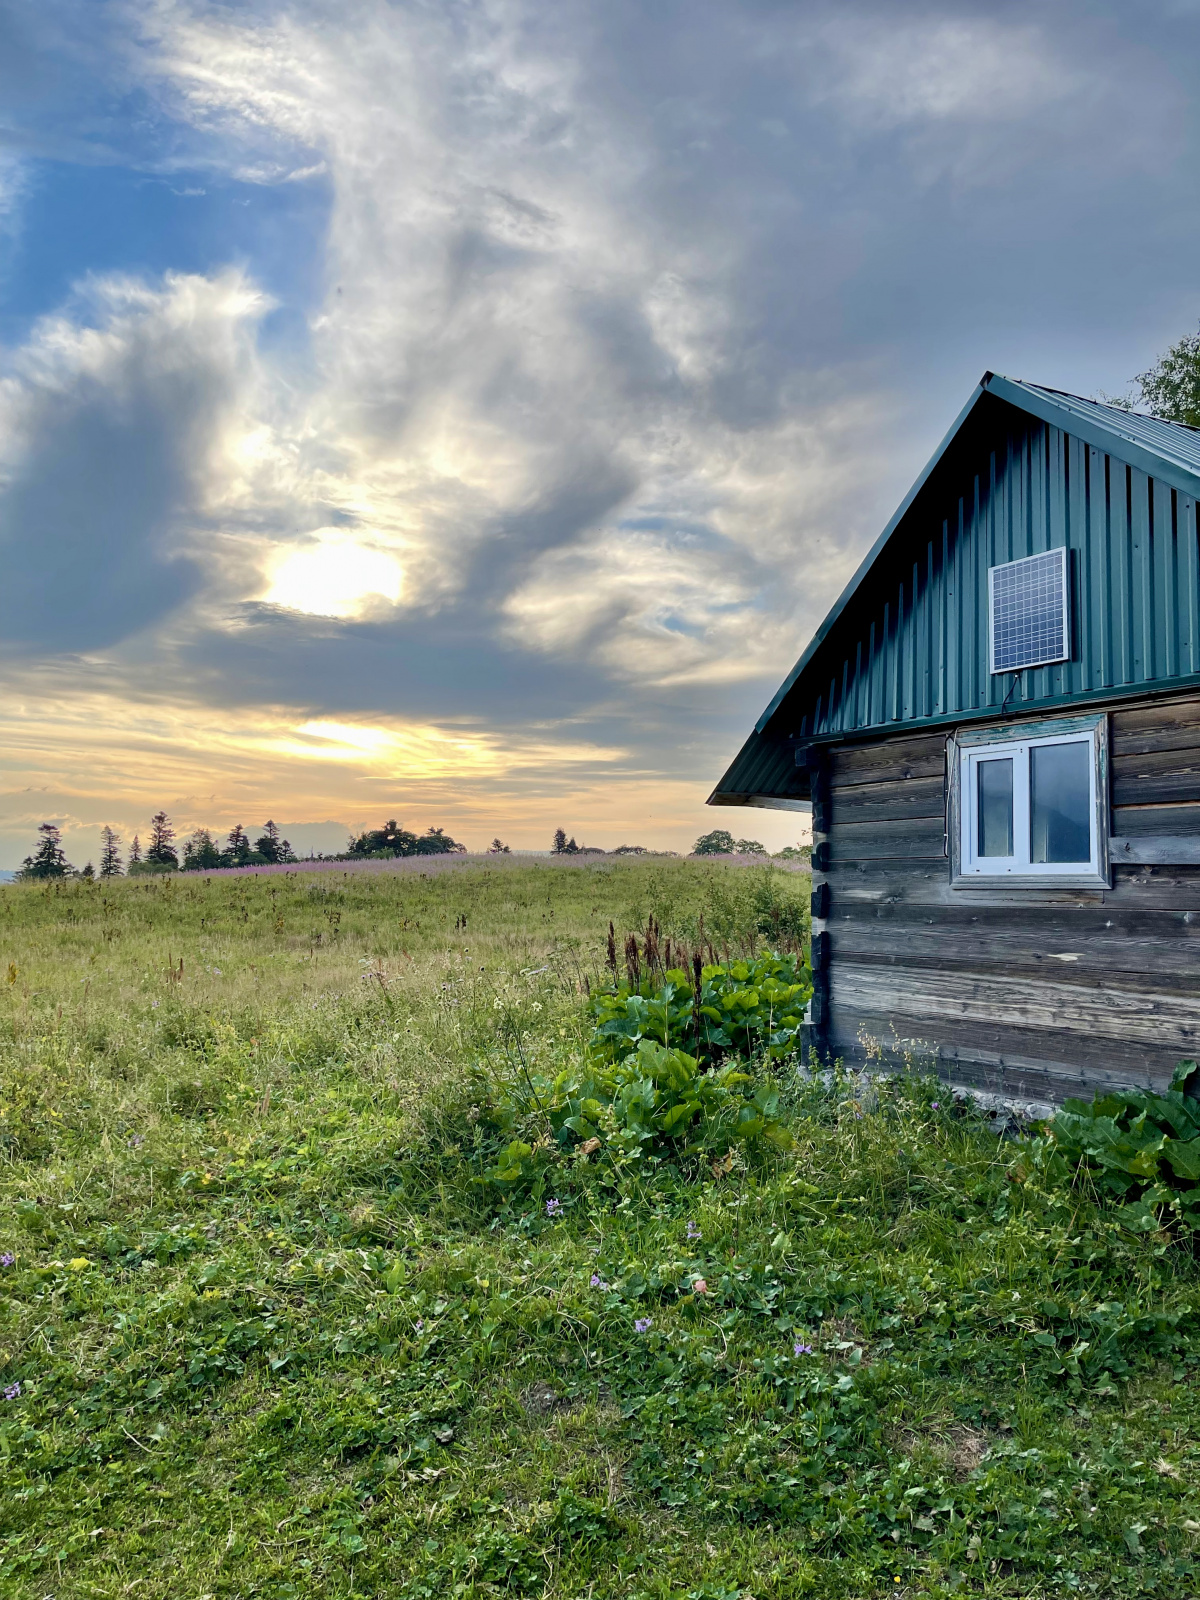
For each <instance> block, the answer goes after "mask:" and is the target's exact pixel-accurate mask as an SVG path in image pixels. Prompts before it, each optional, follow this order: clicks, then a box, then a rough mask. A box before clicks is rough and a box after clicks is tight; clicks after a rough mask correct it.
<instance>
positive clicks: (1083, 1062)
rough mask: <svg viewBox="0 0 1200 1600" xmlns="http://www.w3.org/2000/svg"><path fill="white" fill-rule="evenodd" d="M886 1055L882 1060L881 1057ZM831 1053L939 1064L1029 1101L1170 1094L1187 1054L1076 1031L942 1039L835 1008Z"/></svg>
mask: <svg viewBox="0 0 1200 1600" xmlns="http://www.w3.org/2000/svg"><path fill="white" fill-rule="evenodd" d="M881 1051H882V1059H880V1054H879V1053H880V1052H881ZM825 1053H826V1054H827V1055H828V1056H831V1057H837V1056H841V1057H842V1058H843V1059H845V1060H847V1061H854V1062H858V1063H862V1064H865V1065H870V1064H871V1062H872V1059H874V1060H875V1061H877V1062H878V1064H880V1065H893V1064H902V1063H904V1061H905V1058H906V1057H907V1058H908V1059H909V1060H912V1061H914V1062H915V1064H917V1065H920V1066H924V1065H926V1064H928V1065H930V1066H933V1067H935V1068H936V1070H937V1071H938V1072H939V1074H940V1075H941V1076H942V1077H944V1078H948V1079H949V1080H951V1081H952V1082H955V1083H967V1084H973V1085H975V1086H976V1087H978V1088H981V1089H987V1090H989V1091H991V1092H992V1093H994V1094H1003V1095H1009V1096H1013V1097H1016V1098H1020V1097H1022V1096H1024V1097H1028V1098H1029V1099H1050V1100H1063V1099H1066V1098H1067V1096H1068V1095H1079V1096H1082V1097H1083V1098H1084V1099H1090V1098H1091V1096H1092V1095H1093V1094H1094V1093H1096V1092H1101V1093H1102V1092H1103V1091H1104V1090H1105V1089H1109V1088H1117V1087H1121V1086H1125V1085H1132V1086H1136V1087H1141V1088H1154V1089H1164V1088H1165V1087H1166V1086H1167V1084H1168V1083H1169V1082H1170V1079H1171V1074H1172V1072H1173V1071H1174V1070H1175V1067H1176V1064H1177V1063H1178V1061H1179V1059H1180V1057H1179V1055H1178V1053H1177V1052H1176V1050H1174V1049H1173V1048H1171V1047H1166V1048H1163V1047H1161V1046H1157V1045H1149V1046H1147V1045H1144V1044H1133V1045H1126V1044H1122V1043H1121V1042H1119V1041H1105V1042H1104V1043H1103V1044H1101V1045H1100V1046H1098V1047H1093V1046H1092V1045H1091V1044H1090V1042H1089V1041H1088V1040H1086V1039H1084V1038H1082V1037H1081V1036H1080V1035H1079V1034H1076V1033H1061V1032H1056V1031H1054V1030H1047V1029H1038V1030H1036V1031H1030V1030H1028V1029H1022V1028H1001V1027H995V1026H985V1027H979V1026H976V1025H972V1024H963V1023H958V1022H949V1023H945V1022H944V1023H942V1024H940V1025H939V1030H938V1036H937V1038H936V1040H933V1039H928V1038H917V1037H914V1036H911V1035H910V1036H906V1035H905V1034H904V1032H903V1030H901V1031H897V1029H896V1027H895V1025H894V1022H893V1019H892V1018H890V1017H887V1016H878V1015H869V1014H862V1013H853V1012H847V1011H845V1010H842V1009H839V1008H836V1007H831V1008H830V1011H829V1016H828V1024H827V1027H826V1030H825Z"/></svg>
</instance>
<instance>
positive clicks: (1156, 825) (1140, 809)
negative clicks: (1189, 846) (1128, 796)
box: [1112, 805, 1200, 839]
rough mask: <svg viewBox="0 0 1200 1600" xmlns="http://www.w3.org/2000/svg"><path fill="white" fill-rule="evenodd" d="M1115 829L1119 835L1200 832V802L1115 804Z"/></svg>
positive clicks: (1164, 835) (1175, 836)
mask: <svg viewBox="0 0 1200 1600" xmlns="http://www.w3.org/2000/svg"><path fill="white" fill-rule="evenodd" d="M1112 831H1113V833H1114V834H1116V835H1117V836H1118V837H1119V838H1129V839H1133V838H1144V837H1145V836H1146V835H1147V834H1149V835H1152V836H1153V835H1158V836H1159V837H1160V838H1168V839H1178V838H1181V837H1183V836H1184V835H1186V834H1192V833H1196V834H1200V805H1196V806H1189V805H1181V806H1114V807H1113V813H1112Z"/></svg>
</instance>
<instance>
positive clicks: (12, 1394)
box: [4, 1383, 21, 1400]
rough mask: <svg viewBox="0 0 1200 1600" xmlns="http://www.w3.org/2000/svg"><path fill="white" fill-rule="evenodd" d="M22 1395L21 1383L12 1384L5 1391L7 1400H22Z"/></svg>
mask: <svg viewBox="0 0 1200 1600" xmlns="http://www.w3.org/2000/svg"><path fill="white" fill-rule="evenodd" d="M20 1395H21V1385H20V1384H19V1383H10V1384H9V1386H8V1388H7V1389H5V1391H4V1398H5V1399H6V1400H17V1399H19V1398H20Z"/></svg>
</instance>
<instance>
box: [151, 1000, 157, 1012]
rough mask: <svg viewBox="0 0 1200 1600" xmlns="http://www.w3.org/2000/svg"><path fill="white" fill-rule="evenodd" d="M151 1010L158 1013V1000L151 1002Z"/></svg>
mask: <svg viewBox="0 0 1200 1600" xmlns="http://www.w3.org/2000/svg"><path fill="white" fill-rule="evenodd" d="M150 1009H151V1011H157V1010H158V1001H157V1000H151V1002H150Z"/></svg>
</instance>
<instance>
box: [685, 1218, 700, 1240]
mask: <svg viewBox="0 0 1200 1600" xmlns="http://www.w3.org/2000/svg"><path fill="white" fill-rule="evenodd" d="M687 1236H688V1238H689V1239H699V1238H700V1237H701V1235H700V1229H699V1228H698V1227H697V1226H696V1224H695V1223H694V1222H689V1223H688V1225H687Z"/></svg>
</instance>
